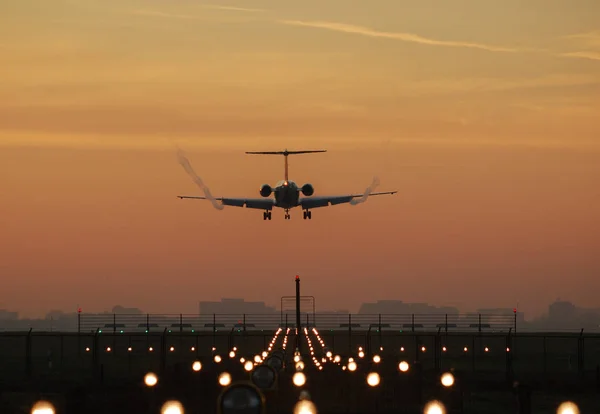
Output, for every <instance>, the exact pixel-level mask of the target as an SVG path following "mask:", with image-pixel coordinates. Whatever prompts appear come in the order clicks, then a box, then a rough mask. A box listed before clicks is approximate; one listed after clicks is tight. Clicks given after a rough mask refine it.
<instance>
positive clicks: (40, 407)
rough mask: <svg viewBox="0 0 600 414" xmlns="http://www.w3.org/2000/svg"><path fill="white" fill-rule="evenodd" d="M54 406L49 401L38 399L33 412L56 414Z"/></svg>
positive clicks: (32, 409) (34, 413) (35, 413)
mask: <svg viewBox="0 0 600 414" xmlns="http://www.w3.org/2000/svg"><path fill="white" fill-rule="evenodd" d="M55 413H56V410H55V408H54V406H53V405H52V404H51V403H49V402H48V401H38V402H36V403H35V404H34V405H33V407H32V408H31V414H55Z"/></svg>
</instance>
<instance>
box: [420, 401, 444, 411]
mask: <svg viewBox="0 0 600 414" xmlns="http://www.w3.org/2000/svg"><path fill="white" fill-rule="evenodd" d="M423 414H446V407H444V404H442V403H441V402H439V401H431V402H429V403H427V405H426V406H425V409H424V410H423Z"/></svg>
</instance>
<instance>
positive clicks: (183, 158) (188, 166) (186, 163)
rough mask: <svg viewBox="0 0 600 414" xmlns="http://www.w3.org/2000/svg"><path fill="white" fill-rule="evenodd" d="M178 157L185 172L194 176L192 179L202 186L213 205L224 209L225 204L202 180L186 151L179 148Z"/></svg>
mask: <svg viewBox="0 0 600 414" xmlns="http://www.w3.org/2000/svg"><path fill="white" fill-rule="evenodd" d="M177 159H178V160H179V164H181V166H182V167H183V169H184V170H185V172H186V173H188V175H189V176H190V177H191V178H192V180H194V182H195V183H196V185H197V186H198V187H200V189H201V190H202V192H203V193H204V196H205V197H206V198H207V199H208V200H209V201H210V202H211V203H212V205H213V207H214V208H216V209H217V210H223V208H224V206H223V204H220V203H219V202H218V201H217V200H215V198H214V197H213V195H212V194H211V192H210V189H209V188H208V187H207V186H206V185H204V181H202V178H200V177H199V176H198V174H196V171H194V169H193V168H192V164H190V161H189V160H188V159H187V158H186V156H185V154H184V152H183V151H182V150H181V149H177Z"/></svg>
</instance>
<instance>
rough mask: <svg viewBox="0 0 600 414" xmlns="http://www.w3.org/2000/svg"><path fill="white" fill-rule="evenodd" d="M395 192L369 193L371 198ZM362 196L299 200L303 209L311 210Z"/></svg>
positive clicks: (361, 195) (320, 197)
mask: <svg viewBox="0 0 600 414" xmlns="http://www.w3.org/2000/svg"><path fill="white" fill-rule="evenodd" d="M396 193H397V191H385V192H380V193H371V194H369V197H371V196H377V195H384V194H396ZM363 196H364V194H351V195H342V196H317V197H306V198H302V199H301V200H300V205H301V206H302V208H303V209H312V208H318V207H327V206H330V205H331V206H335V205H336V204H344V203H349V202H350V201H352V200H353V199H355V198H361V197H363Z"/></svg>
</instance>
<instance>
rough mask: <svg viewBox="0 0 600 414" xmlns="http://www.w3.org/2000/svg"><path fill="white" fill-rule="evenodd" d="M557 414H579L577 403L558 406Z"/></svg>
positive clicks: (565, 403)
mask: <svg viewBox="0 0 600 414" xmlns="http://www.w3.org/2000/svg"><path fill="white" fill-rule="evenodd" d="M556 414H579V407H577V405H576V404H575V403H572V402H570V401H567V402H564V403H562V404H561V405H559V406H558V410H556Z"/></svg>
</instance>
